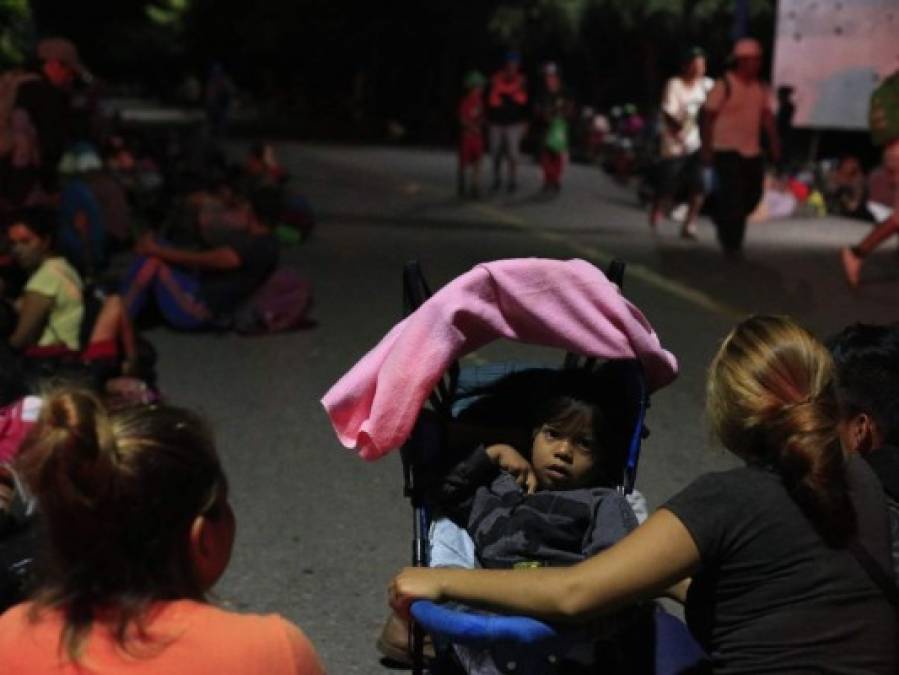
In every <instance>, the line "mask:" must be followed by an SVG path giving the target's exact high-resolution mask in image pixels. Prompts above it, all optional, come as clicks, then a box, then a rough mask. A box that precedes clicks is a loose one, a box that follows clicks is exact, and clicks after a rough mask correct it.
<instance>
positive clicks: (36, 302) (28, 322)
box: [9, 291, 53, 349]
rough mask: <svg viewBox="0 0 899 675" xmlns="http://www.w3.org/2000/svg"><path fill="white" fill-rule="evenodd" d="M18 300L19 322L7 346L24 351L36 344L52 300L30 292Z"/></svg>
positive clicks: (45, 322) (44, 324) (51, 305)
mask: <svg viewBox="0 0 899 675" xmlns="http://www.w3.org/2000/svg"><path fill="white" fill-rule="evenodd" d="M20 300H21V302H20V303H17V304H18V305H19V320H18V322H17V323H16V329H15V330H14V331H13V333H12V335H10V336H9V345H10V347H12V348H13V349H25V348H26V347H30V346H32V345H34V344H37V341H38V340H40V337H41V333H42V332H43V331H44V326H46V325H47V317H49V316H50V310H51V308H52V307H53V298H49V297H47V296H46V295H42V294H41V293H34V292H32V291H26V292H25V293H24V294H23V295H22V297H21V298H20Z"/></svg>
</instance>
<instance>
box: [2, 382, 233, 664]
mask: <svg viewBox="0 0 899 675" xmlns="http://www.w3.org/2000/svg"><path fill="white" fill-rule="evenodd" d="M17 469H18V471H19V473H20V474H21V476H22V479H23V481H24V483H25V485H26V487H27V488H28V489H29V490H30V491H31V493H32V494H33V495H34V497H35V498H36V499H37V502H38V506H39V511H40V513H41V515H42V517H43V520H44V524H45V530H46V534H47V539H48V542H47V543H48V549H49V553H50V560H49V561H47V562H48V565H47V579H46V581H45V582H44V583H43V585H42V588H41V590H40V592H39V594H38V596H37V598H36V603H35V612H36V613H39V612H40V611H41V610H42V609H43V608H44V607H55V608H58V609H60V610H61V611H62V612H63V616H64V622H65V626H64V629H63V634H62V641H61V642H62V644H63V646H64V647H65V649H66V652H67V653H68V655H69V657H70V658H71V659H72V660H73V661H77V660H78V657H79V655H80V653H81V651H82V649H83V645H84V640H85V638H86V636H87V634H88V632H89V631H90V629H91V626H92V624H93V621H94V617H95V613H96V611H97V610H98V609H99V608H104V610H106V611H112V616H113V617H114V620H115V633H116V636H117V638H118V640H119V643H120V644H121V645H122V646H126V645H125V643H126V636H127V635H132V634H134V633H133V632H132V631H129V627H130V626H132V625H134V626H136V627H137V631H136V635H137V636H139V637H140V636H145V632H144V631H143V623H142V620H143V617H144V615H145V612H146V610H147V608H148V607H149V606H150V605H151V604H152V603H153V602H156V601H159V600H172V599H179V598H193V599H202V596H203V588H202V587H201V586H200V584H199V582H198V580H197V579H196V578H195V573H194V570H193V568H192V564H191V562H190V560H189V554H188V551H187V532H188V531H189V528H190V525H191V523H192V522H193V520H194V518H196V516H197V515H199V514H201V513H209V512H210V509H211V508H212V507H213V505H214V504H216V503H217V502H218V500H219V499H221V498H222V496H223V495H224V493H225V492H226V489H227V486H226V482H225V477H224V475H223V474H222V470H221V466H220V465H219V461H218V457H217V455H216V452H215V448H214V446H213V442H212V437H211V435H210V433H209V431H208V429H207V427H206V425H205V424H203V422H202V421H201V420H199V418H197V417H196V416H195V415H193V414H192V413H190V412H187V411H185V410H180V409H178V408H172V407H168V406H151V407H140V408H129V409H125V410H119V411H115V412H109V411H108V410H107V409H106V408H105V406H104V405H103V403H101V401H100V400H99V399H98V398H97V397H96V396H94V395H93V394H91V393H89V392H86V391H79V390H74V391H73V390H68V391H61V392H57V393H53V394H50V395H49V396H47V397H46V398H45V402H44V407H43V409H42V411H41V416H40V418H39V420H38V423H37V424H36V425H35V427H34V428H33V429H32V431H31V432H30V434H29V435H28V437H27V438H26V439H25V441H24V442H23V445H22V449H21V452H20V454H19V459H18V460H17Z"/></svg>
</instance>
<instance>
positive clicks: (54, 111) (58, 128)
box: [15, 41, 80, 191]
mask: <svg viewBox="0 0 899 675" xmlns="http://www.w3.org/2000/svg"><path fill="white" fill-rule="evenodd" d="M45 42H46V41H45ZM43 44H44V43H41V45H39V48H38V54H37V60H35V61H34V62H32V63H31V68H30V70H31V71H32V72H33V73H34V74H36V75H37V77H33V78H30V79H28V80H27V81H25V82H23V83H22V84H21V85H19V88H18V91H17V92H16V103H15V107H16V108H21V109H22V110H24V111H25V112H26V113H28V117H29V118H30V120H31V123H32V124H33V125H34V128H35V129H36V131H37V137H38V144H39V146H40V182H41V185H42V186H43V187H44V189H46V190H48V191H54V190H55V189H56V186H57V182H58V177H57V175H56V174H57V172H56V167H57V165H58V164H59V160H60V159H61V158H62V155H63V153H64V152H65V149H66V146H67V145H68V143H69V141H70V137H71V128H72V100H71V93H72V87H73V86H74V83H75V78H76V77H77V75H78V73H79V71H80V64H79V62H78V58H77V52H75V51H74V45H71V43H69V45H71V48H66V49H62V50H52V49H44V48H42V45H43Z"/></svg>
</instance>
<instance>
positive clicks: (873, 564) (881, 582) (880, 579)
mask: <svg viewBox="0 0 899 675" xmlns="http://www.w3.org/2000/svg"><path fill="white" fill-rule="evenodd" d="M849 551H850V552H851V553H852V555H853V556H855V559H856V560H857V561H858V563H859V565H861V566H862V568H863V569H864V570H865V572H867V574H868V576H869V577H870V578H871V580H872V581H873V582H874V583H875V584H877V586H878V587H879V588H880V590H881V591H883V594H884V596H886V599H887V600H889V602H890V604H891V605H892V606H893V608H894V609H895V610H896V611H897V612H899V588H897V587H896V583H895V582H894V581H893V579H892V578H891V576H890V575H889V574H888V573H887V572H886V570H884V569H883V567H881V566H880V564H879V563H878V562H877V561H876V560H875V559H874V556H872V555H871V554H870V553H869V552H868V549H866V548H865V547H864V546H862V545H861V544H860V543H859V542H858V541H857V540H855V539H853V540H852V541H851V542H850V543H849Z"/></svg>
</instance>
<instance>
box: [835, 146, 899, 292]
mask: <svg viewBox="0 0 899 675" xmlns="http://www.w3.org/2000/svg"><path fill="white" fill-rule="evenodd" d="M868 189H869V192H870V196H869V199H870V202H873V203H874V204H875V205H877V206H879V207H880V208H877V209H876V211H877V213H881V214H883V216H882V217H881V218H880V221H879V222H878V224H877V226H876V227H875V228H874V229H873V230H871V232H869V233H868V235H867V236H866V237H865V238H864V239H862V240H861V241H860V242H859V243H858V244H857V245H856V246H850V247H848V248H844V249H842V250H841V251H840V256H841V259H842V262H843V273H844V274H845V275H846V282H847V283H848V284H849V286H850V288H858V285H859V281H860V279H861V273H862V264H863V263H864V260H865V258H866V257H867V256H868V254H869V253H871V252H872V251H873V250H874V249H876V248H877V247H878V246H880V245H881V244H882V243H883V242H885V241H886V240H887V239H889V238H890V237H892V236H893V235H894V234H899V208H897V207H899V138H897V139H895V140H894V141H892V142H891V143H888V144H887V145H886V147H884V149H883V165H882V166H881V167H880V168H878V169H876V170H875V171H874V172H872V173H871V176H870V178H869V179H868Z"/></svg>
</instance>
